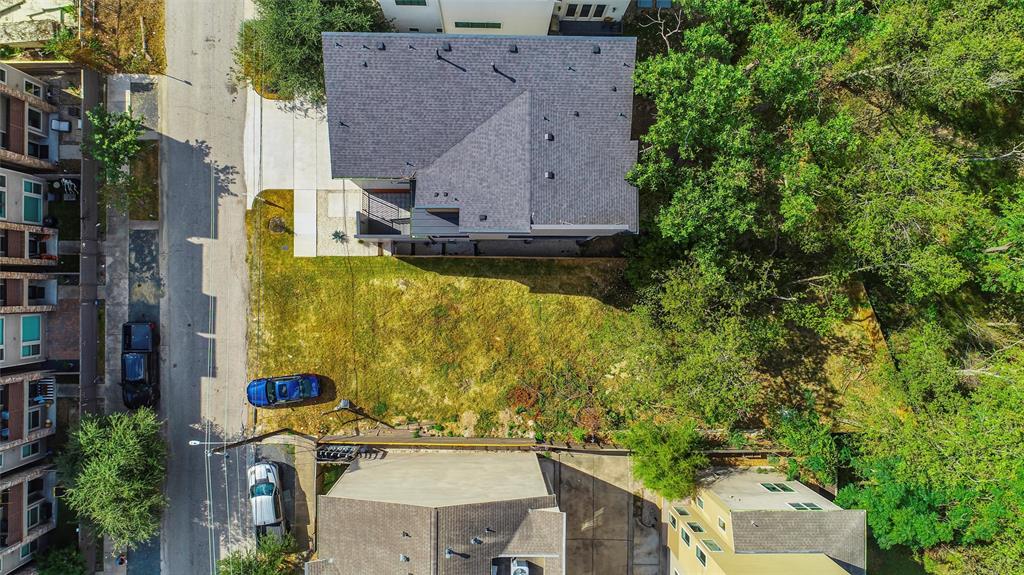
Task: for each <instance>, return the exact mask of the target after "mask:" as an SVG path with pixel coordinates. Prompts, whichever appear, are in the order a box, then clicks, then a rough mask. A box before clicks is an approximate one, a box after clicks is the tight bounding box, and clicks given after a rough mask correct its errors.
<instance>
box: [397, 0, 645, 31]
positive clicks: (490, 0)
mask: <svg viewBox="0 0 1024 575" xmlns="http://www.w3.org/2000/svg"><path fill="white" fill-rule="evenodd" d="M378 1H379V2H380V6H381V9H382V11H383V12H384V15H385V16H386V17H387V18H388V19H390V20H391V21H392V24H394V26H395V28H397V29H398V31H399V32H445V33H448V34H501V35H528V36H544V35H547V33H548V28H549V27H550V25H551V15H552V13H554V7H555V1H556V0H425V5H424V6H408V5H399V4H398V3H397V2H396V0H378ZM627 4H628V2H627ZM456 22H476V23H480V22H486V23H497V24H501V28H466V27H457V26H456V25H455V23H456Z"/></svg>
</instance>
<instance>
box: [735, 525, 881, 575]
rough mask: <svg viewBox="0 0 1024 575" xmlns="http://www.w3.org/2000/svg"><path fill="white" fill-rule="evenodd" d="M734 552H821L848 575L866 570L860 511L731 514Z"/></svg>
mask: <svg viewBox="0 0 1024 575" xmlns="http://www.w3.org/2000/svg"><path fill="white" fill-rule="evenodd" d="M732 521H733V527H732V528H733V546H734V548H735V549H736V552H737V553H824V554H826V555H828V556H829V557H831V558H832V559H833V560H834V561H836V563H838V564H839V565H841V566H842V567H843V568H844V569H846V570H847V571H848V572H849V573H851V574H852V575H863V573H865V570H866V568H867V549H866V545H867V516H866V512H865V511H863V510H853V509H851V510H835V511H781V510H775V511H733V512H732Z"/></svg>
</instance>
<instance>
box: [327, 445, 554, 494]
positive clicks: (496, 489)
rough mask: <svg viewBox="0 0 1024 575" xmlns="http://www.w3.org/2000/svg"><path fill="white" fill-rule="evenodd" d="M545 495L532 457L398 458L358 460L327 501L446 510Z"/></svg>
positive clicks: (439, 455) (448, 453)
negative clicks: (389, 504)
mask: <svg viewBox="0 0 1024 575" xmlns="http://www.w3.org/2000/svg"><path fill="white" fill-rule="evenodd" d="M547 495H549V491H548V487H547V484H546V483H545V481H544V476H543V473H542V472H541V469H540V462H538V461H537V456H536V455H534V454H532V453H469V452H465V453H464V452H457V451H456V452H453V451H446V452H414V451H413V452H397V451H388V452H387V453H386V455H385V456H384V457H382V458H380V459H357V460H356V461H355V462H353V463H352V464H351V465H350V466H349V468H348V470H347V471H346V472H345V473H344V474H343V475H342V476H341V479H339V480H338V482H337V483H335V484H334V487H332V488H331V491H330V492H329V493H328V494H327V496H328V497H344V498H346V499H361V500H365V501H376V502H384V503H398V504H404V505H416V506H423V507H445V506H451V505H466V504H471V503H485V502H490V501H505V500H511V499H527V498H532V497H545V496H547Z"/></svg>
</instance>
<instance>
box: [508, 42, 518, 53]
mask: <svg viewBox="0 0 1024 575" xmlns="http://www.w3.org/2000/svg"><path fill="white" fill-rule="evenodd" d="M508 51H509V52H511V53H513V54H518V53H519V46H516V45H515V44H512V45H511V46H509V47H508Z"/></svg>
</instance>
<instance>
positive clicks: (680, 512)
mask: <svg viewBox="0 0 1024 575" xmlns="http://www.w3.org/2000/svg"><path fill="white" fill-rule="evenodd" d="M672 511H675V512H676V515H678V516H680V517H686V516H687V515H689V514H690V512H689V511H687V510H685V509H683V508H682V507H673V508H672Z"/></svg>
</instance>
